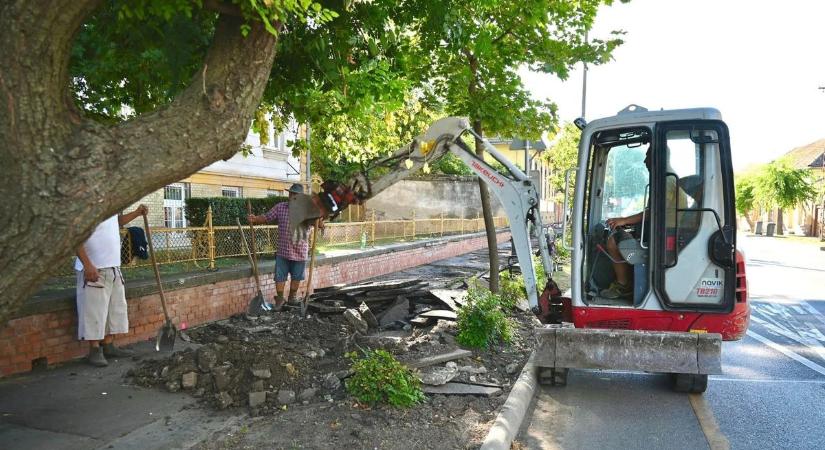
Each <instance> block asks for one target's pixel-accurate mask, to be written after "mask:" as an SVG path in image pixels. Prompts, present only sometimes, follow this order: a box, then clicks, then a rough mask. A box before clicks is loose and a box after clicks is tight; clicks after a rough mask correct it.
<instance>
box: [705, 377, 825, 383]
mask: <svg viewBox="0 0 825 450" xmlns="http://www.w3.org/2000/svg"><path fill="white" fill-rule="evenodd" d="M708 379H709V380H710V381H724V382H729V383H782V384H825V380H786V379H764V378H763V379H748V378H727V377H708Z"/></svg>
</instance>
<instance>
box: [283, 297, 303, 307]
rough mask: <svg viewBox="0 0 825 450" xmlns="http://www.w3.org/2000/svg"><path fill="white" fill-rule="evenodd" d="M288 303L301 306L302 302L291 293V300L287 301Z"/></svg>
mask: <svg viewBox="0 0 825 450" xmlns="http://www.w3.org/2000/svg"><path fill="white" fill-rule="evenodd" d="M286 304H287V305H289V306H300V305H301V302H299V301H298V299H297V298H296V297H293V296H291V295H290V296H289V300H287V301H286Z"/></svg>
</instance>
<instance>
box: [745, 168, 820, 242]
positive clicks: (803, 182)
mask: <svg viewBox="0 0 825 450" xmlns="http://www.w3.org/2000/svg"><path fill="white" fill-rule="evenodd" d="M815 195H816V190H815V189H814V186H813V183H811V180H810V172H809V171H808V170H806V169H796V168H794V167H793V166H792V165H791V163H790V161H788V160H787V159H777V160H776V161H773V162H771V163H769V164H767V165H765V166H764V168H763V169H762V170H760V171H759V173H758V174H757V176H756V180H755V186H754V196H755V199H756V202H757V204H759V205H760V206H762V207H763V208H764V209H773V208H778V211H777V220H776V234H779V235H781V234H783V231H782V227H783V220H782V212H783V210H784V209H792V208H795V207H796V206H797V205H799V204H801V203H804V202H806V201H808V200H811V199H813V198H814V196H815Z"/></svg>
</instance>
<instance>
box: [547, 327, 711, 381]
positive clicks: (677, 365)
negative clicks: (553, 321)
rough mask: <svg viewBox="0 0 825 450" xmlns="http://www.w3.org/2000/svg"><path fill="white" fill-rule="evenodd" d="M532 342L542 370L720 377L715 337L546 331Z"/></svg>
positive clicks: (667, 332)
mask: <svg viewBox="0 0 825 450" xmlns="http://www.w3.org/2000/svg"><path fill="white" fill-rule="evenodd" d="M536 338H537V340H538V342H537V346H536V364H537V366H538V367H542V368H552V369H556V370H558V369H610V370H627V371H634V372H642V371H643V372H662V373H672V374H703V375H708V374H720V373H722V353H721V351H722V335H720V334H716V333H704V334H697V333H683V332H670V331H638V330H602V329H595V328H568V327H563V326H559V325H546V326H545V327H542V328H537V329H536Z"/></svg>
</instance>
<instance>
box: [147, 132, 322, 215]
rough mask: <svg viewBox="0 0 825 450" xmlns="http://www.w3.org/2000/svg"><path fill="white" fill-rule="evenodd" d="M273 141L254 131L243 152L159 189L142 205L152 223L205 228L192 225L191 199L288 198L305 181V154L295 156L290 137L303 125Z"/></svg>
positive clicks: (298, 135)
mask: <svg viewBox="0 0 825 450" xmlns="http://www.w3.org/2000/svg"><path fill="white" fill-rule="evenodd" d="M267 132H268V133H269V139H268V140H267V141H268V142H267V143H266V144H262V143H261V136H260V135H259V134H258V133H255V132H252V131H250V132H249V134H248V135H247V137H246V140H245V141H244V144H243V147H242V149H245V150H242V151H239V152H238V153H237V154H235V155H234V156H233V157H232V158H229V159H227V160H224V161H217V162H215V163H212V164H210V165H209V166H207V167H204V168H203V169H201V170H199V171H198V172H196V173H194V174H192V175H191V176H189V177H187V178H184V179H182V180H180V181H178V182H176V183H172V184H170V185H168V186H165V187H164V188H163V189H158V190H157V191H155V192H152V193H151V194H149V195H147V196H145V197H143V198H142V199H141V200H140V201H139V202H137V203H144V204H146V205H147V206H148V207H149V224H150V226H152V227H158V228H182V227H186V226H201V225H203V224H200V223H189V222H188V220H187V218H186V214H185V206H186V199H187V198H191V197H266V196H285V195H287V189H289V187H290V186H291V185H292V184H293V183H302V184H304V185H306V184H307V183H306V176H305V174H306V173H307V171H306V155H301V156H300V157H295V156H293V155H292V148H291V147H290V146H289V144H288V143H289V141H293V140H295V139H298V138H302V137H303V136H304V128H303V127H299V126H298V124H296V123H294V122H292V123H290V124H289V125H288V126H287V127H286V130H285V131H283V132H281V133H275V131H274V130H273V129H272V127H271V126H270V128H269V130H267Z"/></svg>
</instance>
